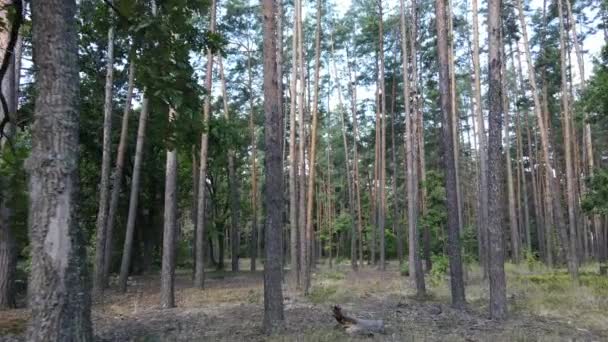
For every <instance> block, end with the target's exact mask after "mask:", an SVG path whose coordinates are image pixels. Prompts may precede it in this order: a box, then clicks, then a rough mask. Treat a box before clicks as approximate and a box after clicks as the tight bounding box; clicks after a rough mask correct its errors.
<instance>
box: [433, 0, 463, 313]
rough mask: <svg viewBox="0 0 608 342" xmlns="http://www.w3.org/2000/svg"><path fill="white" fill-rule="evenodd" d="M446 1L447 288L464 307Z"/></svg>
mask: <svg viewBox="0 0 608 342" xmlns="http://www.w3.org/2000/svg"><path fill="white" fill-rule="evenodd" d="M445 9H446V4H445V0H436V1H435V14H436V24H437V54H438V57H439V95H440V96H439V97H440V101H441V110H442V112H443V124H442V126H443V128H442V130H443V152H444V163H445V188H446V195H447V207H448V225H447V229H448V255H449V259H450V288H451V292H452V304H453V305H454V306H455V307H463V306H464V305H465V295H464V278H463V271H462V257H461V248H460V227H459V219H458V218H459V215H458V195H457V191H456V167H457V166H456V162H455V160H454V154H453V153H452V151H453V149H454V148H453V146H452V144H453V141H454V140H453V137H452V134H453V130H452V125H454V124H455V123H454V122H453V121H452V119H453V117H452V115H451V113H452V110H453V109H452V100H451V96H452V94H451V92H450V86H449V84H450V71H449V63H448V28H447V19H446V10H445Z"/></svg>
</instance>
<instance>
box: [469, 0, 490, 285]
mask: <svg viewBox="0 0 608 342" xmlns="http://www.w3.org/2000/svg"><path fill="white" fill-rule="evenodd" d="M472 11H473V13H472V16H473V70H474V75H475V117H476V120H477V126H478V133H477V134H478V135H479V137H478V140H479V195H478V196H479V202H478V203H479V207H478V216H477V221H478V223H477V226H478V230H479V231H478V235H479V237H478V241H477V242H478V246H479V262H480V264H481V265H482V267H484V277H485V276H487V273H488V267H487V259H488V238H487V236H488V233H487V227H488V165H487V164H488V145H487V140H486V139H487V137H486V128H485V120H484V118H483V110H482V104H483V102H482V100H481V67H480V63H479V56H480V53H479V18H478V17H479V14H478V13H479V12H478V10H477V0H472Z"/></svg>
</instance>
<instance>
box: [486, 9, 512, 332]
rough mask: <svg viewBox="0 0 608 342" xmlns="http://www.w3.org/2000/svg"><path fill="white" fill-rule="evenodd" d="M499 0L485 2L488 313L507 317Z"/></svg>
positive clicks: (501, 317)
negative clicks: (487, 101) (486, 5)
mask: <svg viewBox="0 0 608 342" xmlns="http://www.w3.org/2000/svg"><path fill="white" fill-rule="evenodd" d="M501 6H502V4H501V0H490V2H489V3H488V36H489V54H488V66H489V70H488V74H489V90H488V98H489V99H490V108H489V117H488V124H489V132H488V200H489V203H488V241H489V244H488V249H489V250H488V257H489V258H488V277H489V282H490V316H491V317H492V318H493V319H498V320H501V319H504V318H506V316H507V291H506V280H505V269H504V262H505V252H504V242H503V234H504V230H503V224H504V222H503V212H502V211H503V208H502V207H501V202H502V197H501V194H502V191H501V187H502V184H503V182H502V180H503V178H502V170H503V166H502V162H501V160H502V158H503V156H502V139H501V138H502V137H501V135H502V114H503V96H502V95H503V94H502V91H503V89H502V87H503V85H502V58H501V57H502V52H501V51H502V49H501V18H500V11H501Z"/></svg>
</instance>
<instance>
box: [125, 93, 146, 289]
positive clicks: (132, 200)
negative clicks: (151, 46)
mask: <svg viewBox="0 0 608 342" xmlns="http://www.w3.org/2000/svg"><path fill="white" fill-rule="evenodd" d="M148 114H149V100H148V98H147V96H146V89H145V88H144V98H143V101H142V106H141V112H140V113H139V124H138V125H139V126H138V128H137V142H136V144H135V161H134V163H133V175H132V178H131V195H130V197H129V213H128V216H127V227H126V229H125V243H124V247H123V251H122V261H121V263H120V277H119V279H118V288H119V290H120V291H121V292H125V291H126V290H127V278H128V276H129V265H130V264H131V252H132V246H133V233H134V231H135V219H136V216H137V206H138V201H139V183H140V178H141V164H142V163H143V149H144V142H145V139H146V125H147V123H148Z"/></svg>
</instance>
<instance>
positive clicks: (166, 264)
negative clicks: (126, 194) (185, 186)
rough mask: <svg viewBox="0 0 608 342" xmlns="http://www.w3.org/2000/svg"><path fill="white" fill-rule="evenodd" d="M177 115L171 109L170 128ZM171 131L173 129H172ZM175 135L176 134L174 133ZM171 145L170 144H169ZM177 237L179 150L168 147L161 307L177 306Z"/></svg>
mask: <svg viewBox="0 0 608 342" xmlns="http://www.w3.org/2000/svg"><path fill="white" fill-rule="evenodd" d="M176 115H177V114H176V113H175V110H174V109H173V108H170V109H169V126H172V125H174V122H175V119H176ZM170 129H173V128H172V127H171V128H170ZM172 134H175V133H172ZM169 144H170V143H169ZM176 235H177V148H176V147H175V146H171V145H170V146H168V147H167V163H166V169H165V214H164V231H163V255H162V265H161V273H160V306H161V308H163V309H167V308H172V307H174V306H175V294H174V282H175V241H176Z"/></svg>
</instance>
